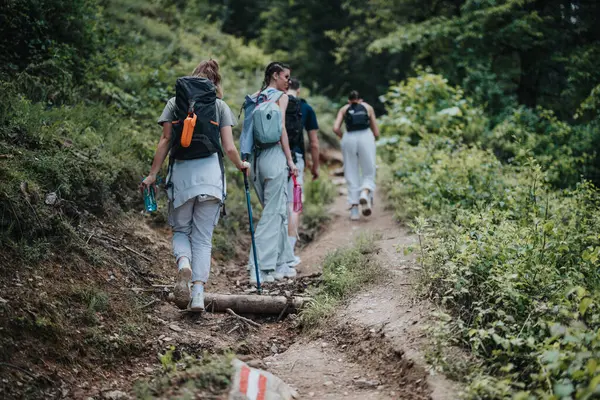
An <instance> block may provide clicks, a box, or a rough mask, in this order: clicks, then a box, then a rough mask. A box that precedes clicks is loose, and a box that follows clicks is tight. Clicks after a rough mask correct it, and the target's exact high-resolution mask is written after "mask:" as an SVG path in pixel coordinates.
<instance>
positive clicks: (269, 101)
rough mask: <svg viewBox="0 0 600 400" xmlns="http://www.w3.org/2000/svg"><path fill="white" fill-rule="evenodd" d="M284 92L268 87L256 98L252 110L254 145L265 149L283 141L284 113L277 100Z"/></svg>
mask: <svg viewBox="0 0 600 400" xmlns="http://www.w3.org/2000/svg"><path fill="white" fill-rule="evenodd" d="M282 95H283V92H281V91H279V90H275V89H272V88H268V89H266V90H263V91H262V92H261V93H260V94H259V95H258V97H257V98H256V107H255V108H254V111H253V112H252V123H253V129H252V136H253V137H254V146H255V147H256V148H258V149H260V150H265V149H268V148H270V147H273V146H275V145H276V144H277V143H279V142H280V141H281V133H282V131H283V115H282V113H281V109H280V108H279V105H278V104H277V101H278V100H279V99H280V98H281V96H282Z"/></svg>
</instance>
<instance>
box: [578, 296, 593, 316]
mask: <svg viewBox="0 0 600 400" xmlns="http://www.w3.org/2000/svg"><path fill="white" fill-rule="evenodd" d="M590 305H592V299H591V298H589V297H584V298H583V299H582V300H581V303H579V314H581V315H582V316H583V315H585V313H586V311H587V309H588V308H589V307H590Z"/></svg>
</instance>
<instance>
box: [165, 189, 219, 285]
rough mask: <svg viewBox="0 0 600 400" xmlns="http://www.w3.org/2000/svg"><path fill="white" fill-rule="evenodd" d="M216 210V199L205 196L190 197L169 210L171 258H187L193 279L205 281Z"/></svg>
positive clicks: (217, 213) (217, 209) (207, 274)
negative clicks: (171, 234)
mask: <svg viewBox="0 0 600 400" xmlns="http://www.w3.org/2000/svg"><path fill="white" fill-rule="evenodd" d="M220 213H221V202H220V200H219V199H216V198H214V197H212V196H207V195H200V196H197V197H194V198H191V199H189V200H188V201H187V202H185V203H183V204H182V205H181V206H179V207H177V208H175V209H171V212H170V213H169V219H170V223H171V226H172V227H173V253H174V254H175V259H176V260H179V259H180V258H181V257H187V258H188V259H189V260H190V261H191V263H192V281H193V282H195V281H202V282H207V281H208V276H209V274H210V260H211V251H212V235H213V230H214V228H215V225H217V222H218V221H219V215H220Z"/></svg>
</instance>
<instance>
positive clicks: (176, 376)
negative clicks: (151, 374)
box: [135, 347, 234, 399]
mask: <svg viewBox="0 0 600 400" xmlns="http://www.w3.org/2000/svg"><path fill="white" fill-rule="evenodd" d="M159 359H160V361H161V363H162V365H163V369H164V371H163V373H162V374H161V375H160V376H158V377H156V378H155V379H153V380H151V381H148V382H143V381H139V382H137V383H136V386H135V392H136V395H137V398H139V399H155V398H169V399H187V398H189V396H190V393H194V395H195V396H196V397H201V398H213V397H217V396H222V395H224V394H225V393H227V391H228V390H229V387H230V385H231V376H232V375H233V372H234V370H233V365H232V364H231V361H232V360H233V355H232V354H226V355H221V356H218V355H210V354H208V353H205V354H204V355H202V357H200V358H195V357H192V356H190V355H187V354H184V355H183V357H180V359H176V357H175V348H173V347H171V348H170V349H169V350H167V351H166V352H165V354H159Z"/></svg>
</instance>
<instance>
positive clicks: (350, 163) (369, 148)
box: [341, 129, 376, 205]
mask: <svg viewBox="0 0 600 400" xmlns="http://www.w3.org/2000/svg"><path fill="white" fill-rule="evenodd" d="M341 145H342V154H343V156H344V177H345V178H346V183H347V184H348V204H349V205H353V204H358V202H359V198H360V192H361V191H362V190H363V189H369V190H370V191H371V193H373V192H374V191H375V161H376V159H375V137H374V136H373V132H372V131H371V129H364V130H360V131H351V132H346V133H345V134H344V136H343V137H342V143H341Z"/></svg>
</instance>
